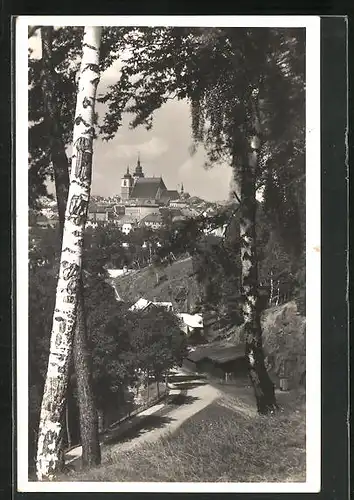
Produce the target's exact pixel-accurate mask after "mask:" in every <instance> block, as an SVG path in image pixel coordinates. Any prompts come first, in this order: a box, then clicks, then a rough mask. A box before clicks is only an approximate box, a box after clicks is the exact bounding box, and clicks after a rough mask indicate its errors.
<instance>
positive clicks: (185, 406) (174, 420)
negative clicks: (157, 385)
mask: <svg viewBox="0 0 354 500" xmlns="http://www.w3.org/2000/svg"><path fill="white" fill-rule="evenodd" d="M174 387H175V388H179V389H180V390H181V391H182V394H181V396H178V398H180V400H179V401H176V402H175V403H173V404H168V405H163V406H162V407H161V409H160V410H159V411H157V412H155V413H154V414H153V415H151V417H150V418H151V420H150V422H149V420H148V419H146V423H145V424H143V425H142V427H140V428H139V430H138V432H136V431H134V430H133V433H132V434H133V435H128V436H127V440H125V441H123V442H122V441H121V442H118V443H116V444H108V445H107V446H105V447H104V448H103V450H102V451H103V456H104V455H106V454H107V455H109V454H111V453H117V452H120V451H124V452H125V451H129V450H131V449H132V448H135V447H136V446H139V445H140V444H142V443H146V442H151V441H156V440H157V439H159V438H160V437H162V436H163V435H165V434H168V433H173V432H175V431H176V430H177V429H178V427H180V426H181V425H182V424H183V422H185V421H186V420H187V419H188V418H190V417H192V416H193V415H195V414H196V413H198V412H199V411H200V410H202V409H203V408H205V407H206V406H208V405H209V404H211V403H212V402H213V401H215V400H216V399H218V398H219V396H220V393H219V391H218V389H216V388H214V387H212V386H210V385H209V384H207V383H206V382H205V381H204V380H200V379H196V378H194V379H193V380H191V379H190V380H188V381H187V382H186V381H181V382H176V383H174ZM154 421H155V423H156V426H155V427H154V425H153V423H154ZM161 423H162V425H161ZM151 424H152V425H151ZM134 434H135V435H134Z"/></svg>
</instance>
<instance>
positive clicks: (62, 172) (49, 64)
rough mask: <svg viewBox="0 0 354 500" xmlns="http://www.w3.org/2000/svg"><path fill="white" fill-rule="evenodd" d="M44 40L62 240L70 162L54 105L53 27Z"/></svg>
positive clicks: (44, 31) (46, 109)
mask: <svg viewBox="0 0 354 500" xmlns="http://www.w3.org/2000/svg"><path fill="white" fill-rule="evenodd" d="M41 39H42V89H43V104H44V118H45V121H46V126H47V131H48V137H49V147H50V157H51V161H52V163H53V170H54V181H55V191H56V196H57V206H58V216H59V222H60V235H61V237H62V234H63V227H64V219H65V209H66V201H67V198H68V192H69V162H68V157H67V155H66V152H65V144H64V141H63V140H62V131H61V130H60V116H59V113H58V106H57V103H56V102H55V86H56V85H57V83H58V82H57V81H56V79H57V74H56V72H55V71H54V68H53V57H52V43H53V26H44V27H42V28H41Z"/></svg>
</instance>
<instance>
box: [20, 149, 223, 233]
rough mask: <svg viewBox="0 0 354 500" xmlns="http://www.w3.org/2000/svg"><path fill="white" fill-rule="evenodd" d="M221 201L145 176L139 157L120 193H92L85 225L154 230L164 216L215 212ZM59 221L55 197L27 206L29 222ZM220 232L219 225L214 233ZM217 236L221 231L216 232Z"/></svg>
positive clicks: (51, 223)
mask: <svg viewBox="0 0 354 500" xmlns="http://www.w3.org/2000/svg"><path fill="white" fill-rule="evenodd" d="M228 203H229V202H228V201H225V202H210V201H206V200H203V199H201V198H199V197H198V196H193V195H191V194H190V193H188V192H187V191H186V190H185V187H184V185H183V183H182V184H181V187H180V189H179V190H177V189H172V190H171V189H168V188H167V187H166V184H165V182H164V179H163V177H162V176H156V177H155V176H153V177H146V176H145V174H144V170H143V166H142V164H141V161H140V158H139V157H138V158H137V163H136V166H135V169H134V170H133V171H132V172H130V169H129V167H127V169H126V173H125V174H124V175H123V177H122V179H121V185H120V193H119V194H117V195H114V196H109V197H103V196H99V195H92V196H91V199H90V204H89V211H88V220H87V224H86V226H87V227H93V228H94V227H97V226H98V225H102V224H109V223H113V224H115V225H117V227H119V228H120V230H121V231H122V232H123V233H124V234H129V233H130V232H131V231H132V230H134V229H136V228H138V227H148V228H150V229H152V230H157V229H160V228H161V227H163V226H164V225H165V223H166V221H167V220H169V221H170V222H172V223H174V222H177V221H178V220H184V219H188V218H193V217H198V216H203V215H204V216H212V215H215V214H216V213H217V211H218V208H220V207H221V206H222V205H226V204H228ZM58 224H59V219H58V213H57V204H56V200H55V199H50V198H43V199H42V200H41V208H40V210H38V211H36V212H35V211H33V210H30V214H29V226H30V227H31V226H41V227H56V226H57V225H58ZM221 232H222V228H220V230H219V231H218V233H221ZM220 236H221V234H220Z"/></svg>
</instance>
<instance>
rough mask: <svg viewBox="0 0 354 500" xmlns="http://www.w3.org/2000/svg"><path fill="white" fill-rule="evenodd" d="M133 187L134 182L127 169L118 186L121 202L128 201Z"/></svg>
mask: <svg viewBox="0 0 354 500" xmlns="http://www.w3.org/2000/svg"><path fill="white" fill-rule="evenodd" d="M133 185H134V180H133V177H132V176H131V174H130V173H129V167H128V168H127V173H126V174H124V176H123V177H122V182H121V185H120V196H121V198H122V200H123V201H124V200H129V198H130V194H131V192H132V189H133Z"/></svg>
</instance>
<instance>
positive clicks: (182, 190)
mask: <svg viewBox="0 0 354 500" xmlns="http://www.w3.org/2000/svg"><path fill="white" fill-rule="evenodd" d="M183 193H184V187H183V182H182V184H181V194H183Z"/></svg>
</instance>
